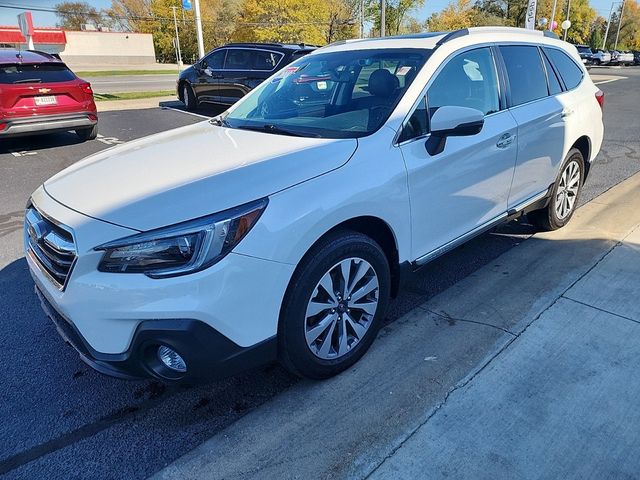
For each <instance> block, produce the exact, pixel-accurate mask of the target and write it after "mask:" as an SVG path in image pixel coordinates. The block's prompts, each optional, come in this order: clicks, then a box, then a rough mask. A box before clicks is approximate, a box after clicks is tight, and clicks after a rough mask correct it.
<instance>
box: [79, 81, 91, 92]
mask: <svg viewBox="0 0 640 480" xmlns="http://www.w3.org/2000/svg"><path fill="white" fill-rule="evenodd" d="M80 89H81V90H82V91H83V92H84V93H86V94H87V95H93V89H92V88H91V84H90V83H88V82H87V83H81V84H80Z"/></svg>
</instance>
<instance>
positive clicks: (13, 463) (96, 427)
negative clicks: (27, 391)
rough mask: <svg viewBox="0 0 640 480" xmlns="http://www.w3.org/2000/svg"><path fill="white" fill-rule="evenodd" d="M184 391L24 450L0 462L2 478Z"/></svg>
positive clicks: (176, 389) (170, 392)
mask: <svg viewBox="0 0 640 480" xmlns="http://www.w3.org/2000/svg"><path fill="white" fill-rule="evenodd" d="M179 391H182V389H181V388H179V387H173V388H171V389H170V388H167V390H166V393H165V394H163V395H160V396H158V397H156V398H154V399H152V400H147V401H145V402H142V403H141V404H140V405H136V406H128V407H124V408H122V409H119V410H117V411H115V412H112V413H110V414H108V415H105V416H104V417H101V418H99V419H98V420H97V421H95V422H92V423H88V424H85V425H82V426H81V427H79V428H76V429H75V430H71V431H70V432H67V433H65V434H63V435H60V436H58V437H56V438H52V439H51V440H49V441H47V442H44V443H40V444H38V445H35V446H33V447H31V448H29V449H28V450H24V451H22V452H20V453H16V454H15V455H13V456H11V457H8V458H6V459H5V460H2V461H0V476H1V475H4V474H6V473H9V472H10V471H12V470H15V469H16V468H19V467H21V466H23V465H25V464H27V463H29V462H32V461H34V460H37V459H39V458H41V457H43V456H45V455H48V454H50V453H53V452H56V451H58V450H61V449H63V448H65V447H67V446H69V445H72V444H74V443H76V442H79V441H80V440H84V439H85V438H89V437H92V436H94V435H96V434H98V433H100V432H101V431H103V430H106V429H107V428H109V427H111V426H113V425H117V424H118V423H122V422H124V421H125V420H128V419H131V418H135V417H136V415H139V414H142V413H145V412H147V411H149V410H151V409H152V408H154V407H155V406H156V405H158V404H160V403H162V402H164V401H165V400H167V398H169V397H170V396H173V395H175V394H176V393H177V392H179Z"/></svg>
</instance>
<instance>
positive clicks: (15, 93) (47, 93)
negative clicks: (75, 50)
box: [0, 62, 92, 118]
mask: <svg viewBox="0 0 640 480" xmlns="http://www.w3.org/2000/svg"><path fill="white" fill-rule="evenodd" d="M82 83H84V82H82V81H80V80H79V79H78V78H77V77H76V76H75V74H74V73H73V72H71V70H69V69H68V68H67V66H66V65H65V64H63V63H58V62H46V63H32V64H22V63H15V64H2V65H0V112H2V113H1V114H2V116H4V117H5V118H11V117H22V116H29V115H36V114H38V115H55V114H64V113H71V112H77V111H82V110H86V109H87V108H88V107H89V105H90V103H91V100H92V95H91V94H90V93H87V92H85V91H84V90H83V88H82V87H81V84H82Z"/></svg>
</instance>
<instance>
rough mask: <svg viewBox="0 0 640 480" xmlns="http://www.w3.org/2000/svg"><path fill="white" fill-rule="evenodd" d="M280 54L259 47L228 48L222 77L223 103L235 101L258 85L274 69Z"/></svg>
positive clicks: (221, 92)
mask: <svg viewBox="0 0 640 480" xmlns="http://www.w3.org/2000/svg"><path fill="white" fill-rule="evenodd" d="M281 58H282V54H281V53H278V52H271V51H268V50H260V49H244V48H229V53H228V54H227V57H226V61H225V65H224V70H223V72H222V78H221V79H220V97H221V101H222V102H223V103H235V102H236V101H238V100H239V99H240V98H242V97H244V96H245V95H246V94H247V93H249V91H251V90H252V89H254V88H255V87H257V86H258V85H260V83H262V81H263V80H265V79H266V78H268V77H269V76H270V75H271V73H272V72H273V71H274V70H275V68H276V67H277V65H278V64H279V62H280V60H281Z"/></svg>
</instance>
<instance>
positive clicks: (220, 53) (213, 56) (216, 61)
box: [203, 50, 227, 70]
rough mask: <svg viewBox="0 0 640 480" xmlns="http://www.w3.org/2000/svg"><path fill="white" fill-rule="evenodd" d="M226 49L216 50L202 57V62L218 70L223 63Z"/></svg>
mask: <svg viewBox="0 0 640 480" xmlns="http://www.w3.org/2000/svg"><path fill="white" fill-rule="evenodd" d="M226 53H227V51H226V50H216V51H215V52H213V53H210V54H209V55H207V56H206V57H204V60H203V63H204V64H205V65H206V66H207V67H209V68H210V69H212V70H220V69H221V68H222V65H224V56H225V54H226Z"/></svg>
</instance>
